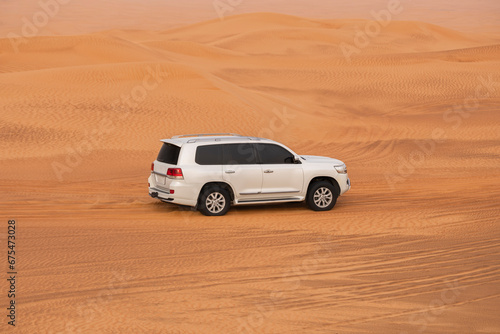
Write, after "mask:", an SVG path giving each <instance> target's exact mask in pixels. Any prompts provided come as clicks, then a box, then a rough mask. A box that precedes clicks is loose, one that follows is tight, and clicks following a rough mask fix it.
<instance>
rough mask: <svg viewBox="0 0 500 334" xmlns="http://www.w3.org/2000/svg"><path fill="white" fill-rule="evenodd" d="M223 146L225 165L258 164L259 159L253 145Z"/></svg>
mask: <svg viewBox="0 0 500 334" xmlns="http://www.w3.org/2000/svg"><path fill="white" fill-rule="evenodd" d="M221 146H222V162H223V165H254V164H257V157H256V154H255V148H254V146H253V144H246V143H241V144H224V145H221Z"/></svg>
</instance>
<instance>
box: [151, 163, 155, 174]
mask: <svg viewBox="0 0 500 334" xmlns="http://www.w3.org/2000/svg"><path fill="white" fill-rule="evenodd" d="M154 170H155V163H154V162H152V163H151V171H152V172H153V171H154Z"/></svg>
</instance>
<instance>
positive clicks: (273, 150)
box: [257, 144, 294, 164]
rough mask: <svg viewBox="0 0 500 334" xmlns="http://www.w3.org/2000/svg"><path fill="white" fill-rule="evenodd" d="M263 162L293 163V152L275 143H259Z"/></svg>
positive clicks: (258, 149) (258, 150)
mask: <svg viewBox="0 0 500 334" xmlns="http://www.w3.org/2000/svg"><path fill="white" fill-rule="evenodd" d="M257 152H258V154H259V158H260V163H261V164H293V163H294V159H293V154H292V153H291V152H289V151H288V150H286V149H285V148H283V147H281V146H279V145H275V144H257Z"/></svg>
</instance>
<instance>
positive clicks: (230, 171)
mask: <svg viewBox="0 0 500 334" xmlns="http://www.w3.org/2000/svg"><path fill="white" fill-rule="evenodd" d="M234 173H236V172H235V171H234V170H226V174H234Z"/></svg>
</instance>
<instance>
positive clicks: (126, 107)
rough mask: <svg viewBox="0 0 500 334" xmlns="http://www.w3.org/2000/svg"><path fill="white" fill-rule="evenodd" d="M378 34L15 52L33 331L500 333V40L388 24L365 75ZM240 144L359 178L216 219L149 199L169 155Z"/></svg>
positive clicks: (56, 46)
mask: <svg viewBox="0 0 500 334" xmlns="http://www.w3.org/2000/svg"><path fill="white" fill-rule="evenodd" d="M366 23H367V21H363V20H346V19H342V20H330V19H329V20H323V19H321V20H320V19H306V18H300V17H297V16H287V15H282V14H270V13H261V14H245V15H239V16H234V17H230V18H226V19H225V20H224V21H219V20H215V21H214V20H212V21H208V22H201V23H197V24H194V25H190V26H184V27H180V28H175V29H171V30H165V31H140V30H134V31H129V30H116V29H115V30H107V31H104V32H99V33H91V34H86V35H75V36H52V37H42V36H40V37H34V38H32V39H30V40H29V43H27V44H25V45H22V46H21V47H20V52H19V53H16V52H14V50H13V48H12V47H11V43H10V41H9V40H8V39H1V40H0V89H1V97H0V121H1V123H0V136H1V139H2V140H1V141H0V163H1V164H0V173H1V174H0V175H1V176H0V182H1V185H2V187H1V193H0V196H1V198H2V201H1V202H0V206H1V211H2V213H3V215H2V217H4V218H3V219H4V220H7V217H9V218H16V219H17V220H18V229H19V230H18V237H19V240H18V251H19V277H20V282H22V284H21V283H20V291H19V297H18V304H19V308H18V321H19V323H18V328H17V331H18V332H20V333H35V332H36V333H47V332H49V333H61V332H63V333H65V332H69V333H71V332H78V331H77V330H81V332H89V333H90V332H93V333H95V332H97V333H117V332H135V333H140V332H144V333H146V332H147V333H208V332H214V333H235V332H236V333H237V332H241V333H302V332H307V333H326V332H328V333H374V332H378V333H421V332H426V333H457V332H460V333H472V332H478V333H498V332H500V323H499V321H498V317H497V313H498V307H499V306H500V289H499V278H500V276H499V271H500V246H499V239H500V233H499V232H498V216H499V214H500V210H499V208H498V201H499V198H500V191H499V190H498V182H499V181H500V172H499V171H498V162H499V143H500V135H499V132H498V125H499V116H498V106H499V103H500V66H499V65H500V35H492V34H479V33H477V32H472V33H469V32H467V31H465V32H461V31H457V30H453V29H449V28H446V27H440V26H436V25H433V24H428V23H422V22H417V21H402V22H392V23H391V24H390V25H389V26H388V27H386V28H384V29H383V30H382V31H381V33H380V35H378V36H376V37H374V38H372V39H370V43H369V45H368V46H367V47H365V48H362V49H360V50H359V51H360V52H359V53H355V54H353V55H352V57H351V58H350V59H347V58H346V57H345V56H344V55H343V53H342V51H341V48H340V47H339V45H341V44H342V43H346V44H351V45H353V43H354V42H353V39H354V29H355V27H357V26H361V27H362V26H364V25H365V24H366ZM450 110H451V111H450ZM227 131H230V132H238V133H243V134H248V135H254V136H265V137H271V138H273V139H276V140H279V141H281V142H283V143H285V144H287V145H288V146H290V147H292V148H294V149H295V150H296V151H297V152H299V153H307V154H317V155H328V156H334V157H337V158H339V159H342V160H344V161H346V162H347V164H348V166H349V174H350V177H351V179H352V182H353V188H352V190H351V191H350V192H349V193H347V194H346V195H345V196H344V197H342V198H340V199H339V202H338V204H337V207H336V208H335V209H334V210H333V211H331V212H328V213H314V214H313V213H312V212H311V211H309V210H307V209H306V208H305V207H304V205H302V204H293V205H282V206H266V207H240V208H234V209H232V210H231V211H230V213H229V214H228V215H227V216H225V217H221V218H218V219H209V218H207V217H203V216H201V215H200V214H199V213H197V212H192V211H190V210H187V209H184V208H179V207H176V206H170V205H167V204H159V203H156V202H155V201H153V200H152V199H150V198H149V197H148V196H147V189H146V187H145V184H146V179H147V176H148V172H149V164H150V162H151V161H153V160H154V159H155V156H156V153H157V151H158V148H159V142H158V140H159V138H164V137H169V136H172V135H174V134H180V133H197V132H227ZM408 161H410V162H408ZM54 166H56V167H57V168H59V169H58V170H59V172H57V171H56V170H55V169H54ZM61 166H63V167H61ZM61 168H62V169H61ZM5 236H6V234H5V233H4V234H2V245H4V246H5ZM4 246H2V248H6V247H4ZM2 287H3V285H2ZM1 326H2V327H1V330H2V331H4V330H5V331H6V330H7V329H8V328H7V327H6V325H5V322H2V324H1Z"/></svg>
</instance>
